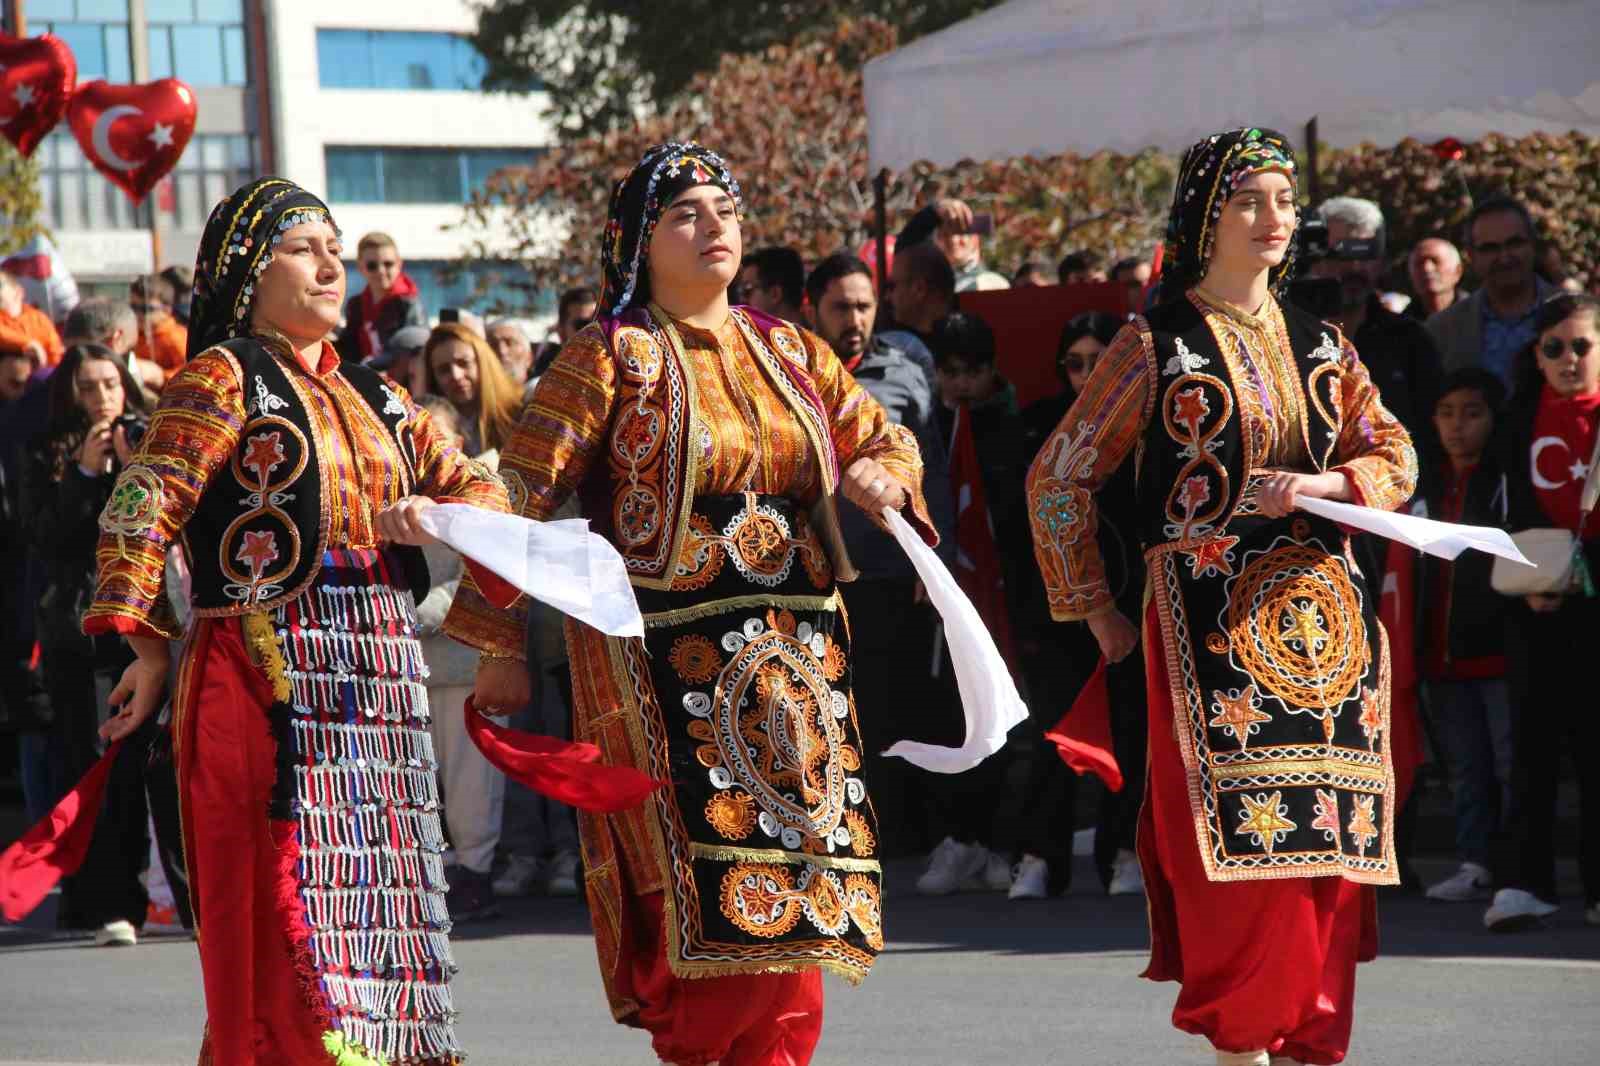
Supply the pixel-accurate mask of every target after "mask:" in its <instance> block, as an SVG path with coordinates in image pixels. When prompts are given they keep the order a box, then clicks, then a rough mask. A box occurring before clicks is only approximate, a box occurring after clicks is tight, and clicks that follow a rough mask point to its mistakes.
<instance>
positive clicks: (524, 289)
mask: <svg viewBox="0 0 1600 1066" xmlns="http://www.w3.org/2000/svg"><path fill="white" fill-rule="evenodd" d="M352 247H353V245H352ZM405 251H406V250H405V249H404V248H401V249H400V255H401V257H402V258H404V256H405ZM405 271H406V273H407V274H408V275H410V277H411V280H412V281H414V282H416V283H417V288H418V289H420V290H421V294H422V306H423V309H424V310H425V311H427V313H428V318H429V319H430V320H432V319H434V318H436V317H438V314H439V311H440V310H441V309H443V308H446V307H461V308H465V309H467V310H469V311H476V312H477V313H479V314H480V315H484V316H486V317H489V316H494V315H537V314H547V313H549V312H552V311H554V310H555V305H556V294H555V291H554V290H552V289H536V288H534V286H533V281H532V279H531V278H529V276H528V271H527V270H526V269H525V268H524V267H523V266H522V265H521V264H519V263H509V262H495V261H481V260H480V261H476V262H472V263H465V264H463V263H461V262H457V261H454V260H449V259H406V260H405ZM345 274H346V276H347V277H348V278H349V285H350V288H349V293H350V295H351V296H355V295H357V294H359V293H360V292H361V291H362V290H363V289H365V288H366V287H367V283H366V279H365V278H364V277H363V276H362V273H361V268H360V265H359V264H357V263H356V262H355V261H354V260H351V261H350V262H348V263H346V264H345Z"/></svg>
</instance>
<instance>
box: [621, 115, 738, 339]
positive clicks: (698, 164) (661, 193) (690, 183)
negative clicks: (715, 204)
mask: <svg viewBox="0 0 1600 1066" xmlns="http://www.w3.org/2000/svg"><path fill="white" fill-rule="evenodd" d="M696 185H715V186H717V187H718V188H719V189H722V190H723V191H724V192H726V193H727V194H728V195H729V196H731V197H733V204H734V208H735V210H737V211H738V212H739V214H740V216H743V215H744V200H743V198H742V197H741V196H740V195H739V183H738V182H737V181H735V180H734V178H733V174H732V172H730V171H729V170H728V164H726V163H724V162H723V161H722V157H721V156H719V155H718V154H717V153H715V152H713V151H711V149H709V148H706V147H703V146H702V145H698V144H695V143H694V142H693V141H690V142H688V143H684V144H679V143H677V142H673V143H669V144H657V145H653V146H652V147H650V148H648V149H646V150H645V153H644V158H642V159H640V160H639V162H638V163H637V164H636V165H635V166H634V168H633V169H632V170H630V171H629V172H628V176H627V177H625V178H623V179H622V180H621V181H619V182H617V184H616V185H615V186H614V187H613V188H612V190H611V209H610V211H609V212H608V214H609V217H608V219H607V221H606V228H605V232H604V233H603V234H602V235H601V237H600V267H601V273H602V275H603V276H602V279H601V289H600V313H601V314H603V315H616V314H621V313H622V312H623V311H624V310H626V309H627V308H628V307H630V306H638V305H640V304H642V303H644V302H645V299H648V291H649V277H648V276H647V274H646V259H647V258H648V256H649V254H650V235H651V234H652V233H654V232H655V228H656V223H657V222H658V221H659V220H660V218H661V212H662V211H664V210H665V209H666V208H667V207H668V205H670V204H671V203H672V201H674V200H676V199H677V198H678V197H679V196H680V195H682V194H683V193H684V191H686V190H688V189H692V188H694V187H695V186H696ZM641 295H643V296H644V297H645V299H641V298H640V297H641Z"/></svg>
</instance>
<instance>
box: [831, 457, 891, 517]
mask: <svg viewBox="0 0 1600 1066" xmlns="http://www.w3.org/2000/svg"><path fill="white" fill-rule="evenodd" d="M839 489H840V491H842V492H843V493H844V498H845V499H847V500H849V501H850V502H851V503H853V504H855V505H856V506H857V507H859V508H861V509H862V510H863V511H865V512H867V516H868V517H869V518H871V519H872V520H873V521H874V522H879V521H882V513H883V509H884V508H885V507H888V508H891V509H893V510H896V511H898V510H900V508H902V507H904V506H905V505H906V490H905V489H904V488H902V487H901V486H900V482H898V481H896V480H895V478H894V475H893V474H891V473H889V471H888V470H886V469H884V466H883V464H882V463H880V462H878V461H877V460H876V459H867V458H861V459H857V460H856V461H855V462H853V463H851V464H850V468H849V469H848V470H846V471H845V472H844V479H843V480H842V481H841V482H840V484H839Z"/></svg>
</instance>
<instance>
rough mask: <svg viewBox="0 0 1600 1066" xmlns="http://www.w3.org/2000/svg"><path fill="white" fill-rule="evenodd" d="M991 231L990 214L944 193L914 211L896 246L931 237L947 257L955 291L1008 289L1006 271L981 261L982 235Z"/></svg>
mask: <svg viewBox="0 0 1600 1066" xmlns="http://www.w3.org/2000/svg"><path fill="white" fill-rule="evenodd" d="M993 232H994V216H993V215H992V214H989V213H987V212H980V213H974V212H973V210H972V208H971V207H969V206H967V203H966V201H964V200H957V199H954V198H949V197H946V198H943V199H940V200H937V201H935V202H934V203H932V204H930V205H928V206H927V207H924V208H923V209H922V210H921V211H918V212H917V213H916V214H915V215H913V216H912V217H911V221H909V222H907V223H906V224H905V226H904V227H903V228H902V229H901V230H900V235H899V237H897V238H896V239H895V248H896V249H898V250H904V249H906V248H909V247H911V246H912V245H914V244H920V243H921V242H923V241H925V240H930V239H931V240H932V241H933V242H934V243H935V244H937V245H938V246H939V250H940V251H941V252H943V253H944V257H945V258H946V259H948V260H950V268H951V269H952V270H954V271H955V273H956V292H958V293H962V292H974V291H976V292H988V291H990V290H992V289H1009V288H1011V282H1009V281H1007V280H1006V278H1005V275H1003V274H997V273H995V272H994V271H992V270H990V269H989V268H988V267H986V266H984V263H983V238H985V237H987V236H989V235H990V234H991V233H993Z"/></svg>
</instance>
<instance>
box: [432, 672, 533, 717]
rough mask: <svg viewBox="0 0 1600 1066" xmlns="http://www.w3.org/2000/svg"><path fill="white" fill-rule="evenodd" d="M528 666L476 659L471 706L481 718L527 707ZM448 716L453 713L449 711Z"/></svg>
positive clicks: (528, 687)
mask: <svg viewBox="0 0 1600 1066" xmlns="http://www.w3.org/2000/svg"><path fill="white" fill-rule="evenodd" d="M531 699H532V687H531V685H530V684H529V682H528V664H527V663H525V662H523V661H521V660H520V659H480V660H479V661H478V677H477V680H476V681H475V682H474V684H473V686H472V705H473V706H474V707H476V708H477V709H478V710H479V711H480V712H482V713H484V714H493V713H499V714H511V713H513V712H515V711H519V710H521V709H522V708H523V707H526V706H527V705H528V702H529V700H531ZM451 713H454V712H453V711H452V712H451Z"/></svg>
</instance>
